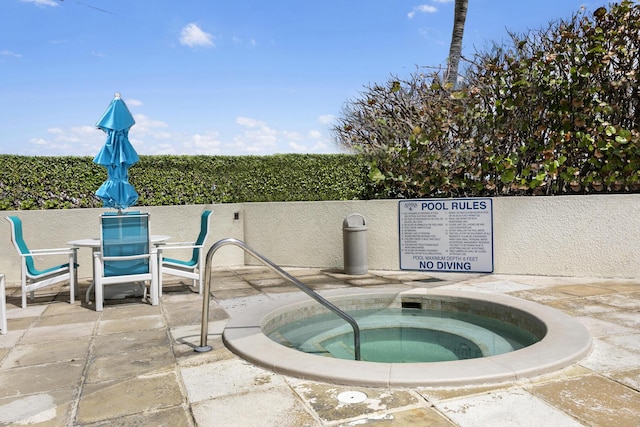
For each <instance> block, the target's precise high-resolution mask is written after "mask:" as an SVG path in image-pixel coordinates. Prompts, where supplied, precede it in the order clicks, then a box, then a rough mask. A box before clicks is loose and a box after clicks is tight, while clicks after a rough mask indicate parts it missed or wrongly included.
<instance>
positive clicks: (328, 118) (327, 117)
mask: <svg viewBox="0 0 640 427" xmlns="http://www.w3.org/2000/svg"><path fill="white" fill-rule="evenodd" d="M335 119H336V116H334V115H333V114H323V115H322V116H320V117H318V122H320V123H322V124H323V125H330V124H331V123H333V121H334V120H335Z"/></svg>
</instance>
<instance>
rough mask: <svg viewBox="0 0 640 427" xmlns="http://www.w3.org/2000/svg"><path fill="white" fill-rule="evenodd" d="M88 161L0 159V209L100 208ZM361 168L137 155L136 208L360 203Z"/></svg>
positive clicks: (101, 173) (282, 159)
mask: <svg viewBox="0 0 640 427" xmlns="http://www.w3.org/2000/svg"><path fill="white" fill-rule="evenodd" d="M92 160H93V159H92V158H91V157H73V156H65V157H26V156H13V155H0V210H17V209H70V208H91V207H100V206H102V202H101V201H100V200H99V199H97V198H96V197H95V195H94V192H95V191H96V190H97V189H98V187H99V186H100V185H101V184H102V182H104V180H105V179H106V177H107V173H106V170H105V168H103V167H101V166H98V165H96V164H94V163H93V162H92ZM368 173H369V170H368V165H367V163H366V162H365V161H364V160H363V159H362V158H360V157H358V156H355V155H348V154H329V155H314V154H311V155H299V154H283V155H273V156H140V162H138V163H137V164H135V165H134V166H133V167H132V168H131V169H130V170H129V182H131V184H133V186H134V187H135V188H136V191H137V192H138V193H139V195H140V198H139V200H138V203H137V205H138V206H162V205H187V204H205V203H213V202H215V203H240V202H275V201H321V200H354V199H366V198H367V197H368V194H369V179H368Z"/></svg>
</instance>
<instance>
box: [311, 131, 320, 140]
mask: <svg viewBox="0 0 640 427" xmlns="http://www.w3.org/2000/svg"><path fill="white" fill-rule="evenodd" d="M308 135H309V138H311V139H320V138H322V133H321V132H320V131H317V130H310V131H309V134H308Z"/></svg>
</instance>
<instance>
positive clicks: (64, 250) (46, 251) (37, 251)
mask: <svg viewBox="0 0 640 427" xmlns="http://www.w3.org/2000/svg"><path fill="white" fill-rule="evenodd" d="M77 251H78V248H53V249H33V250H31V251H29V253H28V254H20V256H23V257H28V256H34V255H38V256H42V255H71V254H74V253H76V252H77Z"/></svg>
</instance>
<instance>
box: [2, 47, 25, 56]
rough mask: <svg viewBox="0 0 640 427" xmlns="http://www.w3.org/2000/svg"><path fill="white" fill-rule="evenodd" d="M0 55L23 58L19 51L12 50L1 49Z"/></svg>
mask: <svg viewBox="0 0 640 427" xmlns="http://www.w3.org/2000/svg"><path fill="white" fill-rule="evenodd" d="M0 56H13V57H14V58H22V55H20V54H19V53H15V52H12V51H10V50H6V49H5V50H0Z"/></svg>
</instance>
